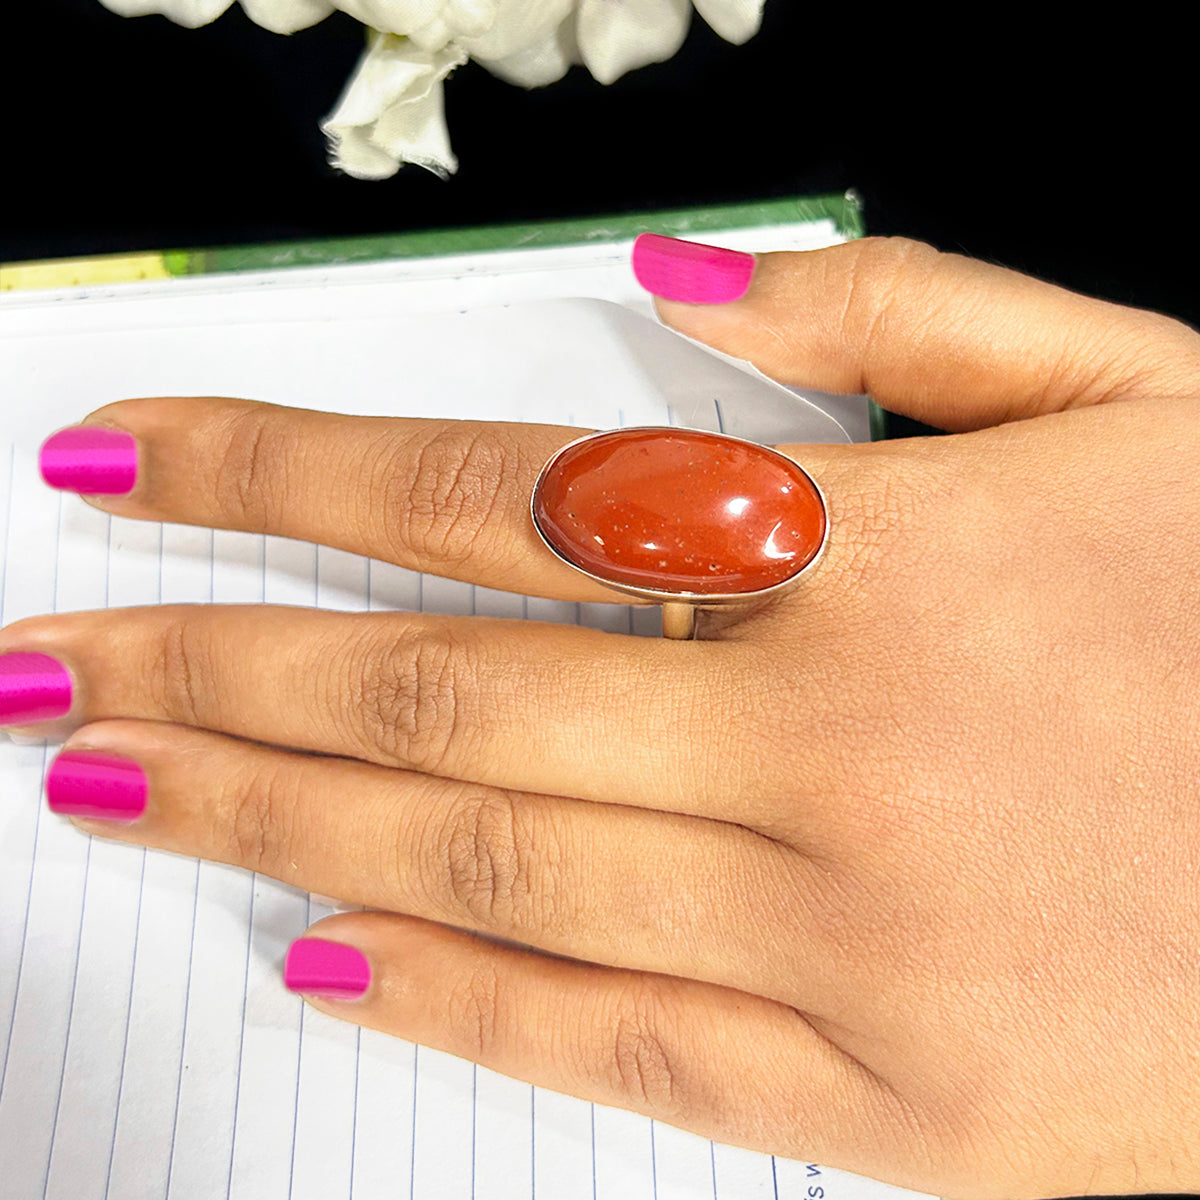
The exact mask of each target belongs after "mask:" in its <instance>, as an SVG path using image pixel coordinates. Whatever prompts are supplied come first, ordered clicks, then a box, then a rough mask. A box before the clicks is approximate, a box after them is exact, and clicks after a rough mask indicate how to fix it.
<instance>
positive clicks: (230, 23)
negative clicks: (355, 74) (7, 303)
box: [0, 0, 1200, 324]
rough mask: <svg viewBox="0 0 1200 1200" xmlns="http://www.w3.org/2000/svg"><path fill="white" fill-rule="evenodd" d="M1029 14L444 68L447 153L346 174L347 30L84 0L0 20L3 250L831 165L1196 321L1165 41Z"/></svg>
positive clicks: (196, 234)
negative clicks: (328, 146) (506, 70)
mask: <svg viewBox="0 0 1200 1200" xmlns="http://www.w3.org/2000/svg"><path fill="white" fill-rule="evenodd" d="M1131 11H1132V10H1124V11H1123V15H1122V18H1121V20H1120V22H1119V23H1118V22H1117V21H1116V20H1115V19H1114V20H1112V21H1111V23H1110V24H1108V25H1105V24H1104V23H1103V22H1102V21H1101V20H1100V19H1099V18H1096V19H1094V20H1093V21H1092V23H1091V24H1090V25H1088V26H1086V27H1083V26H1080V27H1076V28H1072V29H1070V30H1065V31H1063V30H1059V31H1056V32H1054V31H1051V30H1050V28H1049V27H1048V25H1047V21H1046V19H1045V11H1044V9H1043V10H1037V11H1034V12H1032V13H1022V12H1020V11H1018V10H1015V9H1006V10H1005V11H1004V12H1003V14H999V13H998V12H996V11H995V10H990V11H989V10H980V9H972V10H971V13H972V15H970V16H969V17H964V18H962V20H961V21H958V20H955V19H953V18H950V17H945V16H943V17H942V18H940V19H938V20H937V21H936V22H926V23H922V20H921V19H919V18H918V19H914V17H913V15H912V14H911V13H906V12H903V11H899V10H897V11H895V12H894V13H893V15H890V16H887V17H879V16H875V17H872V18H870V19H866V17H865V16H864V15H862V14H860V13H857V12H855V11H852V10H851V9H850V8H849V7H847V6H844V5H837V6H832V5H826V6H825V7H824V9H818V8H816V7H814V6H811V5H808V4H802V3H799V2H797V0H767V6H766V18H765V22H764V28H763V32H762V33H761V35H760V36H759V37H758V38H757V39H756V40H754V41H753V42H751V43H749V44H748V45H746V46H744V47H741V48H737V47H731V46H728V45H727V44H725V43H724V42H722V41H721V40H720V39H719V38H717V37H716V36H715V35H714V34H712V33H711V31H709V30H708V28H707V27H706V26H704V25H703V23H702V22H700V21H697V22H696V23H695V26H694V28H693V31H692V35H691V37H690V38H689V40H688V43H687V45H686V46H685V48H684V50H683V52H682V53H681V54H680V55H679V56H678V57H677V58H676V59H675V60H673V61H672V62H670V63H666V64H661V65H658V66H654V67H649V68H646V69H644V70H642V71H638V72H634V73H632V74H630V75H628V76H626V77H625V78H624V79H623V80H621V81H619V82H618V83H617V84H616V85H615V86H613V87H611V88H602V87H601V86H600V85H598V84H596V83H595V82H593V81H592V80H591V79H590V78H589V77H588V76H587V75H586V73H585V72H584V71H583V70H582V69H576V70H575V71H573V72H572V73H571V74H570V75H569V76H568V78H567V79H565V80H564V81H562V82H561V83H559V84H557V85H555V86H553V87H551V88H549V89H545V90H542V91H535V92H524V91H521V90H519V89H515V88H511V87H509V86H507V85H505V84H502V83H500V82H499V81H497V80H495V79H493V78H492V77H491V76H489V75H488V74H487V73H486V72H485V71H484V70H482V69H481V68H479V67H476V66H474V65H470V66H468V67H465V68H463V69H462V70H460V71H459V72H458V74H457V75H456V76H454V77H453V78H452V79H451V80H450V81H449V84H448V86H447V109H448V115H449V119H450V125H451V132H452V136H453V141H454V146H455V149H456V151H457V152H458V154H459V157H460V159H461V162H462V167H461V170H460V172H459V174H458V175H457V176H455V177H454V178H453V179H451V180H450V181H448V182H443V181H441V180H439V179H436V178H434V177H433V176H430V175H428V174H427V173H426V172H424V171H422V170H420V169H419V168H415V167H409V168H406V169H405V170H404V171H402V172H401V173H400V174H399V175H398V176H397V177H395V178H393V179H391V180H388V181H386V182H381V183H368V182H362V181H358V180H353V179H348V178H345V177H341V176H338V175H337V174H335V173H334V172H333V171H332V170H331V169H330V168H329V167H327V166H326V165H325V151H324V145H323V141H322V138H321V136H320V134H319V132H318V130H317V122H318V120H319V118H320V117H321V116H322V115H323V114H324V113H326V112H327V111H328V110H329V109H330V108H331V107H332V106H333V104H334V102H335V100H336V98H337V96H338V93H339V91H340V88H341V85H342V82H343V81H344V79H345V78H346V76H347V74H348V73H349V71H350V69H351V67H352V65H353V63H354V61H355V59H356V58H357V56H358V53H359V51H360V49H361V45H362V33H361V28H360V27H359V26H358V25H357V23H356V22H354V21H352V20H350V19H348V18H341V17H335V18H331V19H330V20H328V21H326V22H324V23H322V24H321V25H318V26H316V27H314V28H312V29H309V30H306V31H303V32H301V33H299V34H296V35H293V36H292V37H290V38H283V37H279V36H276V35H274V34H271V33H268V32H266V31H265V30H262V29H259V28H257V27H256V26H254V25H253V24H252V23H251V22H250V21H249V20H247V19H246V18H245V17H244V16H243V15H242V14H241V11H240V9H235V10H233V11H230V12H229V13H227V14H226V15H225V16H224V17H222V18H221V19H220V20H219V21H217V22H215V23H214V24H212V25H210V26H208V27H206V28H204V29H199V30H186V29H181V28H178V27H176V26H174V25H172V24H171V23H170V22H168V21H167V20H165V19H164V18H161V17H143V18H137V19H132V20H130V19H126V18H120V17H116V16H114V15H113V14H111V13H109V12H108V11H107V10H105V9H104V8H102V7H101V5H100V4H99V3H98V0H25V2H24V3H19V4H15V5H9V6H7V10H6V13H5V22H4V25H3V26H0V43H2V47H3V49H2V53H0V62H2V63H3V69H2V70H0V97H2V98H3V102H4V108H3V111H4V114H5V117H6V127H7V128H6V132H7V137H6V139H5V140H6V158H7V160H8V165H7V167H6V168H5V175H6V179H7V182H6V183H5V186H4V193H5V194H6V197H7V201H6V203H5V205H4V208H3V210H2V211H3V212H4V214H5V215H4V216H3V217H2V218H0V261H5V260H7V261H13V260H21V259H31V258H43V257H51V256H59V255H71V254H89V253H97V252H113V251H120V250H127V249H146V248H159V247H172V246H203V245H222V244H229V243H237V242H244V241H262V240H274V239H285V238H310V237H321V236H336V235H347V234H360V233H371V232H394V231H400V230H408V229H419V228H429V227H437V226H445V225H456V224H479V223H485V222H492V221H513V220H519V221H528V220H537V219H540V218H553V217H564V216H580V215H585V214H591V213H606V212H613V211H621V210H641V209H646V208H652V207H657V206H671V207H675V206H685V205H694V204H707V203H719V202H726V201H737V200H744V199H755V198H760V197H764V196H786V195H793V194H797V193H806V192H818V191H828V190H840V189H843V188H846V187H850V186H853V187H855V188H857V189H858V191H859V192H860V193H861V194H862V196H863V197H864V199H865V202H866V218H867V222H868V226H869V228H870V229H871V230H872V231H873V232H877V233H902V234H907V235H910V236H915V237H920V238H924V239H926V240H929V241H932V242H933V243H935V244H936V245H938V246H941V247H943V248H946V249H956V250H963V251H965V252H967V253H970V254H973V255H977V256H980V257H984V258H989V259H993V260H995V261H999V262H1003V263H1006V264H1009V265H1012V266H1016V267H1019V268H1021V269H1024V270H1027V271H1030V272H1033V273H1035V274H1039V275H1042V276H1044V277H1048V278H1051V279H1055V280H1057V281H1060V282H1062V283H1065V284H1067V285H1069V286H1072V287H1075V288H1078V289H1081V290H1084V291H1087V292H1091V293H1095V294H1099V295H1104V296H1107V297H1110V298H1112V299H1117V300H1121V301H1126V302H1130V303H1137V304H1142V305H1146V306H1149V307H1155V308H1159V309H1161V310H1164V311H1167V312H1171V313H1173V314H1175V315H1177V316H1181V317H1183V318H1184V319H1186V320H1188V321H1190V322H1191V323H1193V324H1196V323H1200V302H1198V300H1197V296H1196V291H1195V288H1194V287H1193V283H1192V280H1193V273H1192V265H1193V263H1194V262H1195V261H1196V258H1197V255H1196V254H1195V250H1196V242H1197V235H1196V233H1195V230H1194V229H1193V227H1192V216H1191V207H1192V201H1191V196H1192V190H1193V184H1192V183H1191V179H1190V176H1191V168H1192V162H1191V160H1192V158H1193V157H1194V149H1193V147H1194V137H1193V136H1192V135H1191V133H1190V126H1191V124H1192V114H1193V111H1194V108H1195V100H1194V96H1193V95H1192V94H1189V92H1190V91H1191V90H1192V89H1190V88H1189V85H1188V82H1187V81H1188V79H1189V78H1190V76H1191V74H1192V67H1191V64H1190V63H1188V62H1187V61H1186V57H1187V45H1188V39H1187V38H1186V37H1185V36H1184V33H1183V31H1182V30H1172V29H1171V28H1170V26H1169V25H1164V24H1163V23H1162V22H1161V21H1156V22H1153V23H1152V18H1151V15H1149V14H1147V16H1146V17H1145V19H1141V18H1140V14H1136V13H1135V14H1134V15H1132V16H1131V15H1130V12H1131Z"/></svg>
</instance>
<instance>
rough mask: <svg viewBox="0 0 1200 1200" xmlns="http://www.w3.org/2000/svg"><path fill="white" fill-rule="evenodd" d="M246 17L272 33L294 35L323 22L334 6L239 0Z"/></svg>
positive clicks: (324, 0)
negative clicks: (298, 31)
mask: <svg viewBox="0 0 1200 1200" xmlns="http://www.w3.org/2000/svg"><path fill="white" fill-rule="evenodd" d="M240 2H241V5H242V8H243V9H245V12H246V16H248V17H249V18H250V20H252V21H253V22H254V23H255V24H256V25H261V26H262V27H263V28H264V29H269V30H271V32H272V33H295V32H296V30H298V29H307V28H308V27H309V26H310V25H316V24H317V22H318V21H323V20H325V18H326V17H327V16H329V14H330V13H331V12H333V11H334V6H333V5H332V4H331V3H330V2H329V0H240Z"/></svg>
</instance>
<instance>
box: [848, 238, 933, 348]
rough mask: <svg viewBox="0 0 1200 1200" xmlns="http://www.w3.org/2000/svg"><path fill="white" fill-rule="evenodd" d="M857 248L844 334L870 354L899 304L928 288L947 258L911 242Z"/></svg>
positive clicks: (867, 242) (882, 241)
mask: <svg viewBox="0 0 1200 1200" xmlns="http://www.w3.org/2000/svg"><path fill="white" fill-rule="evenodd" d="M853 245H854V250H853V251H852V252H851V258H850V261H849V269H848V271H847V274H846V279H845V296H844V301H843V305H842V312H841V331H842V334H843V336H844V337H845V339H846V340H847V341H848V342H850V343H851V344H852V345H859V346H863V347H864V348H865V349H867V350H868V351H869V349H870V347H871V346H872V345H873V344H874V343H875V342H877V341H878V340H879V338H880V336H881V335H882V334H883V333H884V331H885V330H886V327H887V321H888V315H889V313H891V312H892V311H893V310H894V309H895V308H896V302H897V301H898V300H899V299H900V298H901V297H902V296H904V295H906V294H908V293H910V292H911V291H913V290H916V289H919V288H922V287H923V286H925V285H926V284H927V283H928V282H929V280H930V278H931V277H932V276H933V275H934V274H935V273H936V272H937V271H938V269H939V264H941V263H942V262H943V261H945V259H946V256H945V255H943V254H941V253H939V252H938V251H937V250H935V249H934V248H933V247H932V246H929V245H926V244H925V243H924V242H916V241H913V240H911V239H909V238H899V237H897V238H864V239H862V240H861V241H859V242H855V243H854V244H853Z"/></svg>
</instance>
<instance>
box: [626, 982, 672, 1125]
mask: <svg viewBox="0 0 1200 1200" xmlns="http://www.w3.org/2000/svg"><path fill="white" fill-rule="evenodd" d="M669 1022H670V1015H669V1013H668V1011H667V1009H666V1005H665V1004H664V1001H663V998H662V996H660V995H658V994H657V993H656V992H655V991H653V990H652V989H651V987H649V986H646V985H632V986H631V987H630V988H629V989H628V991H627V992H625V993H624V994H623V995H622V996H621V997H620V999H619V1001H618V1008H617V1013H616V1017H615V1021H614V1023H613V1026H612V1031H611V1038H612V1042H611V1048H610V1060H609V1061H610V1064H611V1066H610V1070H611V1075H612V1083H613V1085H614V1086H615V1088H616V1090H617V1091H618V1093H619V1094H620V1095H622V1096H624V1097H627V1098H628V1099H629V1101H630V1102H631V1103H632V1104H633V1105H634V1106H635V1107H637V1108H639V1109H641V1110H643V1111H645V1112H651V1113H653V1114H654V1115H655V1116H659V1117H663V1118H664V1119H667V1120H678V1119H680V1118H682V1117H683V1115H684V1109H683V1095H682V1089H681V1086H680V1079H679V1074H678V1070H677V1067H676V1063H675V1059H674V1055H673V1052H672V1048H671V1046H670V1044H669V1043H668V1041H667V1038H666V1036H665V1035H664V1032H663V1031H664V1029H665V1028H666V1027H667V1025H668V1024H669Z"/></svg>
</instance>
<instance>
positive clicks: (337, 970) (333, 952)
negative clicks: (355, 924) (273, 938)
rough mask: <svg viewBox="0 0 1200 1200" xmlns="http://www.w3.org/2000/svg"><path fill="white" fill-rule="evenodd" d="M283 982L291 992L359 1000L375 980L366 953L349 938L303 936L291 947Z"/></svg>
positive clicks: (284, 969) (336, 998)
mask: <svg viewBox="0 0 1200 1200" xmlns="http://www.w3.org/2000/svg"><path fill="white" fill-rule="evenodd" d="M283 983H284V986H285V987H286V988H287V989H288V990H289V991H291V992H300V993H302V994H303V995H305V996H320V997H323V998H325V999H327V1000H357V999H358V998H359V997H360V996H362V995H363V994H364V993H365V992H366V990H367V988H368V987H369V986H370V983H371V964H370V963H368V962H367V958H366V955H365V954H363V952H362V951H361V950H356V949H355V948H354V947H353V946H347V945H346V944H345V942H330V941H326V940H325V938H316V937H303V938H299V939H297V940H296V941H294V942H293V943H292V944H291V946H290V947H289V949H288V952H287V961H286V962H285V963H284V964H283Z"/></svg>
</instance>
